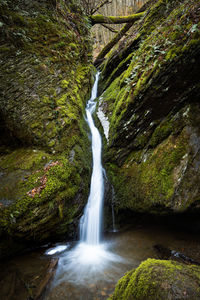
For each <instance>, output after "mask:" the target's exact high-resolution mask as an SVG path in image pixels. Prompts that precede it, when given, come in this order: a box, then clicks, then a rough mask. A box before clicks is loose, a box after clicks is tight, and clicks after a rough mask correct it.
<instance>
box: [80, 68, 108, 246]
mask: <svg viewBox="0 0 200 300" xmlns="http://www.w3.org/2000/svg"><path fill="white" fill-rule="evenodd" d="M98 80H99V73H97V75H96V79H95V83H94V86H93V89H92V95H91V98H90V100H89V101H88V103H87V107H86V116H87V123H88V125H89V128H90V131H91V135H92V159H93V170H92V177H91V185H90V195H89V198H88V203H87V205H86V208H85V211H84V215H83V216H82V218H81V221H80V239H81V242H83V243H85V244H86V245H89V246H91V245H96V246H97V245H99V243H100V233H101V220H102V206H103V196H104V184H103V168H102V163H101V149H102V145H101V136H100V133H99V131H98V129H97V128H96V127H95V125H94V121H93V118H92V113H93V112H94V110H95V108H96V102H95V101H94V100H95V99H96V97H97V87H98Z"/></svg>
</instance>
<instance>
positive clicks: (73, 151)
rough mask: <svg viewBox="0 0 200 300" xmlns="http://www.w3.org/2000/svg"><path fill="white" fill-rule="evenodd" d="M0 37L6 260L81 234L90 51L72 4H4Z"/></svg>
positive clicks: (1, 226)
mask: <svg viewBox="0 0 200 300" xmlns="http://www.w3.org/2000/svg"><path fill="white" fill-rule="evenodd" d="M0 32H1V34H0V44H1V46H0V62H1V70H0V74H1V81H0V134H1V137H0V154H1V155H0V177H1V178H0V179H1V180H0V240H1V243H0V256H4V255H9V254H11V253H13V252H15V251H18V250H20V249H23V248H25V247H27V244H29V245H31V246H32V245H33V244H41V243H44V242H47V241H50V240H52V239H58V238H59V237H67V236H68V237H69V236H70V237H72V236H74V235H75V234H76V229H77V221H78V219H79V217H80V215H81V213H82V210H83V206H84V204H85V202H86V200H87V194H88V190H89V182H90V180H89V178H90V173H91V154H90V151H88V149H89V148H90V142H89V140H88V136H87V126H86V122H85V120H84V108H85V103H86V100H87V97H89V93H90V88H91V83H92V76H91V70H92V68H91V50H92V48H91V41H90V36H89V25H88V23H87V18H86V17H85V15H84V13H83V12H82V10H81V9H80V7H79V5H78V4H77V2H75V1H67V2H65V1H62V0H61V1H53V0H52V1H50V0H49V1H48V0H45V1H37V0H35V1H26V0H23V1H10V0H8V1H0ZM13 243H15V245H14V246H13Z"/></svg>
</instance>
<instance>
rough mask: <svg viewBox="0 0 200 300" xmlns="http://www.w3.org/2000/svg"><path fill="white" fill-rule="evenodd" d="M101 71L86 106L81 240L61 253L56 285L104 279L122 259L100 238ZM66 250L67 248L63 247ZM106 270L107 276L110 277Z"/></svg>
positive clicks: (58, 248)
mask: <svg viewBox="0 0 200 300" xmlns="http://www.w3.org/2000/svg"><path fill="white" fill-rule="evenodd" d="M98 79H99V73H97V74H96V78H95V83H94V86H93V88H92V93H91V98H90V99H89V101H88V103H87V106H86V117H87V123H88V126H89V128H90V132H91V140H92V157H93V169H92V176H91V184H90V194H89V197H88V202H87V205H86V207H85V210H84V214H83V216H82V217H81V220H80V241H79V242H78V243H77V245H76V246H75V247H73V248H72V249H71V250H68V251H66V252H64V253H63V254H61V256H60V258H59V263H58V268H57V272H56V276H55V279H54V283H53V286H54V287H55V286H57V285H58V284H61V283H62V282H72V283H73V284H78V285H80V284H83V285H86V284H94V282H95V283H96V282H97V281H99V280H105V270H106V268H107V266H108V265H109V268H111V269H112V268H114V269H115V268H116V264H118V263H119V262H123V259H122V258H121V257H120V256H119V255H116V254H114V253H112V252H111V251H109V247H110V245H109V243H106V242H103V241H102V240H101V227H102V224H101V223H102V210H103V198H104V178H103V172H104V169H103V167H102V162H101V150H102V142H101V136H100V133H99V131H98V129H97V128H96V126H95V124H94V121H93V118H92V114H93V112H94V111H95V108H96V102H95V99H96V98H97V87H98ZM63 249H64V248H63V245H61V246H58V247H56V248H55V249H51V250H49V251H47V254H50V255H51V254H52V253H53V254H55V252H54V251H56V252H59V250H61V251H62V250H63ZM64 250H66V249H64ZM110 277H111V276H110V274H107V276H106V280H108V281H109V280H110Z"/></svg>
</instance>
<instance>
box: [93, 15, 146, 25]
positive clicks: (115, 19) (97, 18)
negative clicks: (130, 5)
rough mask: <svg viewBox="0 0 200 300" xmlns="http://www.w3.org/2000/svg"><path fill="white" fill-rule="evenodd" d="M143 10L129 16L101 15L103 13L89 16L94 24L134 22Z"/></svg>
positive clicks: (140, 16)
mask: <svg viewBox="0 0 200 300" xmlns="http://www.w3.org/2000/svg"><path fill="white" fill-rule="evenodd" d="M144 14H145V12H141V13H138V14H133V15H129V16H103V15H93V16H90V17H89V19H90V22H91V25H92V26H93V25H95V24H102V23H105V24H123V23H134V22H135V21H137V20H139V19H140V18H142V17H143V16H144Z"/></svg>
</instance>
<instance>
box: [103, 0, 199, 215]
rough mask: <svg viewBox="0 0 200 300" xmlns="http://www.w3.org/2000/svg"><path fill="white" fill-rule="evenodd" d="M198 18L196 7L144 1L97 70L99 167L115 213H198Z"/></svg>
mask: <svg viewBox="0 0 200 300" xmlns="http://www.w3.org/2000/svg"><path fill="white" fill-rule="evenodd" d="M146 5H147V4H146ZM147 7H148V5H147ZM199 16H200V3H199V1H197V0H196V1H193V2H188V1H186V0H182V1H171V0H170V1H150V2H149V8H148V10H147V14H146V15H145V17H144V19H143V20H141V21H139V23H138V24H137V25H134V27H133V29H132V32H130V35H129V37H128V39H126V38H125V40H124V41H123V43H121V44H120V46H119V48H118V49H117V50H114V51H113V52H112V53H110V54H109V56H108V58H107V60H106V61H105V63H104V64H103V66H102V67H101V68H102V80H101V90H102V91H103V90H104V93H103V94H102V98H101V101H100V106H101V110H103V111H104V113H105V115H106V116H107V117H108V119H109V121H110V130H109V143H108V147H107V153H106V155H105V161H106V163H107V171H108V175H109V179H110V181H111V182H112V184H113V185H114V188H115V194H116V207H117V208H118V209H127V208H128V209H131V210H133V211H139V212H152V213H156V212H157V213H168V212H183V211H186V210H190V209H192V210H195V211H196V210H197V209H198V208H199V206H200V202H199V200H200V184H199V183H200V130H199V128H200V119H199V113H200V106H199V97H200V85H199V76H200V69H199V64H200V22H199V20H200V19H199Z"/></svg>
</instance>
